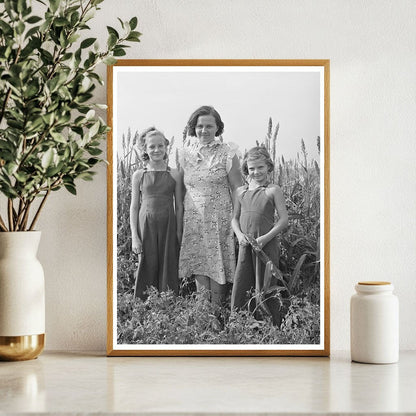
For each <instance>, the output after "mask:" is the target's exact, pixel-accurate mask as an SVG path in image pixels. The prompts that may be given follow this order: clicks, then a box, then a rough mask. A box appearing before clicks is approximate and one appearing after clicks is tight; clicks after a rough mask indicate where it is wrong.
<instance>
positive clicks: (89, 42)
mask: <svg viewBox="0 0 416 416" xmlns="http://www.w3.org/2000/svg"><path fill="white" fill-rule="evenodd" d="M96 40H97V38H87V39H84V40H83V41H82V42H81V45H80V46H81V49H85V48H88V47H90V46H91V45H92V44H93V43H94V42H95V41H96Z"/></svg>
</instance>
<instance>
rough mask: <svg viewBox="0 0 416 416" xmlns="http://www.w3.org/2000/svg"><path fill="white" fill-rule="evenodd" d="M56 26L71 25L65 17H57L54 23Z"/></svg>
mask: <svg viewBox="0 0 416 416" xmlns="http://www.w3.org/2000/svg"><path fill="white" fill-rule="evenodd" d="M53 24H54V26H56V27H61V26H69V25H70V24H71V23H70V22H69V20H68V19H65V17H57V18H56V19H55V20H54V21H53Z"/></svg>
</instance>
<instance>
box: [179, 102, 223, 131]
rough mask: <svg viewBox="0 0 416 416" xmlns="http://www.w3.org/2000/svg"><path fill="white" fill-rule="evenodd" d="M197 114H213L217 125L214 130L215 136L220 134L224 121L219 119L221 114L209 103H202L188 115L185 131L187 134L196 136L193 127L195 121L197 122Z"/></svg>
mask: <svg viewBox="0 0 416 416" xmlns="http://www.w3.org/2000/svg"><path fill="white" fill-rule="evenodd" d="M199 116H213V117H214V118H215V124H216V125H217V131H216V132H215V136H220V135H221V134H222V133H223V131H224V123H223V121H222V120H221V116H220V115H219V113H218V111H217V110H216V109H215V108H214V107H211V106H209V105H204V106H202V107H199V108H197V109H196V110H195V111H194V112H193V113H192V114H191V117H189V120H188V124H187V126H186V127H187V131H188V134H189V135H190V136H192V137H196V132H195V127H196V123H197V122H198V117H199Z"/></svg>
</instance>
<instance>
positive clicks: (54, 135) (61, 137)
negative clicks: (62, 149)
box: [50, 131, 67, 144]
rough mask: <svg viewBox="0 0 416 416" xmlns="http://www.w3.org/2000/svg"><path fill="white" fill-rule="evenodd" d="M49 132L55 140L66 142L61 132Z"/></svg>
mask: <svg viewBox="0 0 416 416" xmlns="http://www.w3.org/2000/svg"><path fill="white" fill-rule="evenodd" d="M50 134H51V136H52V137H53V139H54V140H55V141H56V142H58V143H65V144H66V143H67V140H66V138H65V136H64V135H63V134H61V133H58V132H57V131H51V132H50Z"/></svg>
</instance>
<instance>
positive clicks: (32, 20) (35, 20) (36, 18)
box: [26, 16, 42, 25]
mask: <svg viewBox="0 0 416 416" xmlns="http://www.w3.org/2000/svg"><path fill="white" fill-rule="evenodd" d="M41 20H42V18H41V17H39V16H30V17H29V19H27V20H26V22H27V23H30V24H31V25H33V24H34V23H38V22H40V21H41Z"/></svg>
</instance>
